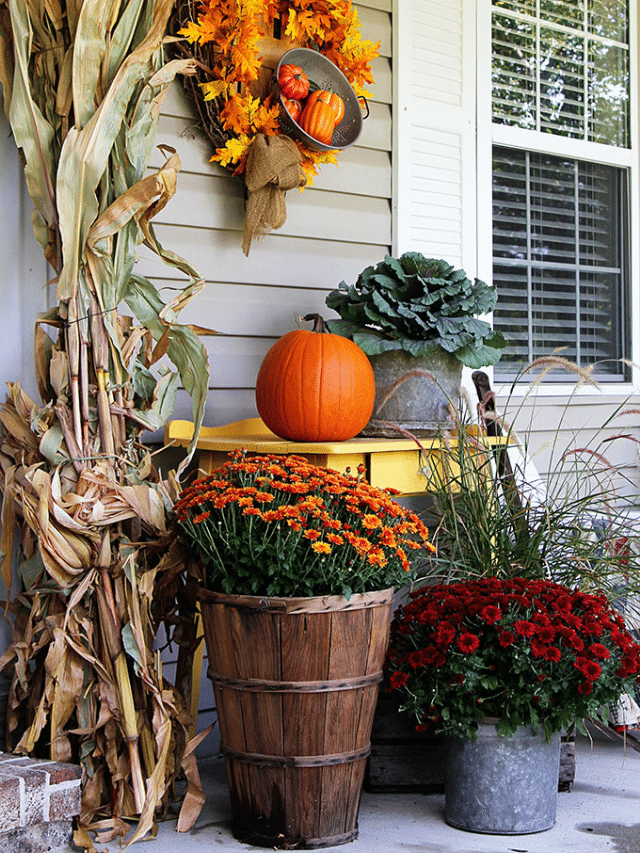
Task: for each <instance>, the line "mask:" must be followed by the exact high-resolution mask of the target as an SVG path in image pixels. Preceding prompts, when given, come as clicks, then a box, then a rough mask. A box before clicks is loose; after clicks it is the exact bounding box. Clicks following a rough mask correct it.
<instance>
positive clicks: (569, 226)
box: [492, 0, 631, 381]
mask: <svg viewBox="0 0 640 853" xmlns="http://www.w3.org/2000/svg"><path fill="white" fill-rule="evenodd" d="M492 25H493V38H492V120H493V125H494V137H497V141H498V143H499V144H495V145H494V150H493V217H494V231H493V235H494V236H493V265H494V266H493V273H494V283H495V284H496V286H497V287H498V291H499V299H498V304H497V306H496V311H495V313H494V325H495V326H496V328H498V329H500V331H502V332H503V334H504V335H505V337H507V338H508V340H509V342H510V345H509V347H508V349H507V350H506V351H505V354H504V355H503V357H502V359H501V361H500V363H499V364H498V365H497V368H496V377H497V378H498V379H503V380H506V379H510V378H513V377H514V376H515V375H516V374H517V373H518V370H519V369H521V368H522V367H523V366H524V365H526V364H527V363H528V362H529V361H531V360H532V359H534V358H537V357H540V356H544V355H548V354H550V353H551V352H552V351H553V350H554V349H557V348H558V347H564V349H563V351H562V355H563V356H565V357H567V358H570V359H571V360H573V361H576V362H578V364H582V365H586V364H594V363H596V362H597V364H596V367H595V372H596V374H597V375H598V378H599V379H600V380H606V381H622V380H625V379H627V378H628V377H627V374H626V367H625V365H624V364H623V363H622V362H621V361H620V359H622V358H624V357H626V356H628V354H629V341H628V321H627V316H628V301H629V296H628V291H629V269H628V257H629V246H628V233H629V221H628V220H629V197H630V194H629V192H628V180H629V165H627V162H629V163H630V161H627V160H625V158H626V157H627V155H628V154H629V148H630V139H631V133H630V116H629V91H630V70H629V69H630V54H629V44H628V14H627V4H626V2H625V0H493V16H492ZM496 128H498V129H499V132H497V133H496V131H495V129H496ZM512 129H513V130H512ZM523 130H524V131H530V133H525V134H524V135H523V133H522V131H523ZM510 134H511V135H512V136H513V137H514V147H511V143H510ZM567 139H576V140H580V143H579V144H580V145H581V148H580V155H581V159H575V158H574V157H572V156H567V154H566V152H567V150H568V148H567ZM523 140H524V141H523ZM558 140H560V142H558ZM516 143H517V147H515V145H516ZM524 145H526V148H525V147H524ZM590 145H591V148H590V147H589V146H590ZM592 149H593V159H589V157H590V154H591V150H592ZM621 149H624V150H625V151H624V155H623V156H622V158H621V157H620V156H619V151H620V150H621ZM603 152H604V153H603ZM607 152H609V153H607ZM583 155H584V156H583ZM607 161H609V162H607ZM621 163H622V165H621ZM563 378H566V376H563V375H562V372H561V371H556V372H554V373H552V374H550V375H549V377H548V379H549V380H551V381H553V380H555V381H562V379H563Z"/></svg>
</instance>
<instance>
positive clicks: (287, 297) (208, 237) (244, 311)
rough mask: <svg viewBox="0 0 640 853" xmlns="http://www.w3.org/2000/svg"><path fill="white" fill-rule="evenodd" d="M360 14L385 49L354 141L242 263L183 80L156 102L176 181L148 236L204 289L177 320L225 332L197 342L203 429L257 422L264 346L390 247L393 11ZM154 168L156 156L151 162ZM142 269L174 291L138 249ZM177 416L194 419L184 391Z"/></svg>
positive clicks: (238, 225)
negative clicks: (196, 274) (202, 356)
mask: <svg viewBox="0 0 640 853" xmlns="http://www.w3.org/2000/svg"><path fill="white" fill-rule="evenodd" d="M357 8H358V13H359V16H360V22H361V33H362V37H363V38H366V39H371V40H372V41H377V40H380V42H381V47H380V54H381V55H380V56H379V57H378V58H377V59H375V60H374V62H373V69H372V70H373V75H374V78H375V81H376V83H375V86H373V87H371V92H372V94H373V100H372V101H371V103H370V116H369V118H367V119H366V120H365V121H364V128H363V132H362V135H361V136H360V138H359V140H358V142H357V144H356V145H354V146H353V147H352V148H350V149H348V150H346V151H344V152H343V153H341V154H340V155H339V158H338V161H339V166H338V167H337V168H336V166H333V165H327V166H323V167H321V170H320V173H319V175H318V176H317V177H315V178H314V183H313V186H311V187H308V188H306V189H305V190H304V192H303V193H300V192H299V191H298V190H292V191H290V192H288V193H287V197H286V205H287V220H286V222H285V224H284V226H283V227H282V228H281V229H279V230H278V231H273V232H271V233H270V234H269V235H267V236H266V237H264V238H263V239H262V240H255V241H254V242H253V244H252V246H251V252H250V255H249V257H248V258H246V257H245V256H244V255H243V254H242V249H241V245H242V230H243V227H244V202H243V192H242V183H241V181H240V180H239V179H237V178H233V177H232V176H231V175H230V174H229V173H227V172H226V171H224V170H223V169H221V168H220V167H218V166H217V165H215V164H212V163H210V162H209V158H210V156H211V149H210V147H209V142H208V140H207V139H206V138H205V137H204V135H203V134H202V133H201V131H200V130H198V128H197V119H196V117H195V111H194V107H193V105H192V104H191V103H190V102H189V100H188V99H187V97H186V95H185V93H184V91H183V90H182V86H181V84H180V83H176V84H175V85H174V86H173V87H172V88H171V90H170V92H169V94H168V96H167V99H166V100H165V102H164V105H163V109H162V115H161V119H160V127H159V130H158V135H157V143H158V144H162V143H164V144H167V145H170V146H172V147H173V148H175V149H176V150H177V151H178V154H179V155H180V158H181V161H182V172H181V174H180V175H179V176H178V189H177V192H176V195H175V197H174V198H173V199H172V201H171V202H170V203H169V204H168V205H167V207H166V208H165V209H164V210H163V211H162V212H161V213H160V214H159V215H158V217H157V218H156V220H155V228H156V232H157V234H158V237H159V239H160V241H161V242H162V243H163V245H165V246H166V247H167V248H169V249H171V250H172V251H174V252H177V253H178V254H179V255H182V256H184V257H185V258H188V259H189V260H190V261H191V262H192V263H193V264H194V265H195V266H196V267H198V268H199V270H200V272H201V273H202V275H203V277H204V278H205V280H206V287H205V289H204V291H203V292H202V293H201V294H200V295H199V296H198V297H196V298H195V299H194V300H193V301H192V302H191V303H190V304H189V305H188V306H187V308H186V309H185V310H184V311H183V312H182V314H181V321H183V322H190V323H195V324H197V325H199V326H204V327H207V328H210V329H214V330H216V331H218V332H220V333H221V334H220V336H217V337H214V336H208V337H205V338H204V342H205V345H206V347H207V350H208V352H209V358H210V384H209V395H208V404H207V413H206V420H205V422H206V424H208V425H210V426H213V425H217V424H222V423H228V422H230V421H234V420H238V419H241V418H245V417H252V416H255V414H256V409H255V400H254V388H255V378H256V375H257V372H258V368H259V366H260V363H261V361H262V358H263V356H264V354H265V353H266V351H267V349H268V348H269V347H270V346H271V344H273V342H274V341H275V340H276V339H277V338H278V337H280V336H282V335H283V334H285V333H286V332H288V331H290V330H291V329H294V328H296V327H297V326H298V325H299V324H298V320H297V317H298V316H299V315H303V314H307V313H309V312H318V313H322V314H323V315H324V316H331V315H332V312H330V311H329V309H328V308H327V307H326V306H325V304H324V300H325V297H326V295H327V293H328V292H329V291H330V290H333V289H334V288H336V287H337V286H338V284H339V283H340V282H341V281H342V280H346V281H347V282H350V281H355V279H356V277H357V275H358V273H360V272H361V270H362V269H364V268H365V267H366V266H369V265H370V264H373V263H377V262H378V261H380V260H382V258H383V257H384V255H385V254H387V253H388V252H389V251H390V250H391V242H392V237H391V137H392V134H391V91H392V83H391V14H390V13H391V4H390V2H389V0H367V2H365V3H363V4H360V3H358V4H357ZM161 161H162V154H161V153H160V152H159V151H158V152H156V153H155V154H154V158H153V161H152V164H151V165H155V166H158V165H159V164H160V163H161ZM140 260H141V263H140V271H141V272H142V273H144V274H148V275H149V276H150V277H152V279H153V280H154V282H156V283H157V285H158V286H160V287H163V288H171V287H172V286H174V281H172V279H171V271H170V270H169V268H167V267H164V265H163V264H162V262H158V261H157V260H156V259H154V258H153V257H152V256H151V254H150V253H149V252H147V251H146V250H145V249H144V248H143V249H141V250H140ZM167 292H168V291H167ZM303 327H304V328H308V324H307V325H306V326H303ZM174 417H186V418H189V417H190V403H189V400H188V399H187V396H186V394H185V393H184V392H179V396H178V402H177V407H176V412H175V415H174Z"/></svg>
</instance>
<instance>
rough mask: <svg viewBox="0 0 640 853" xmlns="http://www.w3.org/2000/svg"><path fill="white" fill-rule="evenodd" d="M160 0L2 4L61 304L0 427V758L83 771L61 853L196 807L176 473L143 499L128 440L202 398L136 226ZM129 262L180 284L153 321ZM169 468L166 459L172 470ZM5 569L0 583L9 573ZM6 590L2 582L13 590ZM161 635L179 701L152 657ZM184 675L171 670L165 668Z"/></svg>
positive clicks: (154, 97) (151, 296)
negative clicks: (1, 689)
mask: <svg viewBox="0 0 640 853" xmlns="http://www.w3.org/2000/svg"><path fill="white" fill-rule="evenodd" d="M172 5H173V4H172V0H113V2H110V3H104V2H103V1H102V0H66V2H65V0H29V2H24V0H0V82H1V83H2V85H3V89H4V105H5V110H6V113H7V117H8V119H9V121H10V123H11V127H12V131H13V136H14V138H15V141H16V145H17V146H18V148H19V149H20V151H21V157H22V160H23V162H24V172H25V179H26V184H27V188H28V191H29V194H30V196H31V199H32V201H33V204H34V212H33V216H32V222H33V228H34V235H35V238H36V239H37V240H38V241H39V242H40V244H41V246H42V248H43V251H44V254H45V257H46V258H47V261H48V262H49V264H50V266H51V268H52V278H53V279H54V282H55V286H56V293H57V301H58V304H57V306H56V307H54V308H52V309H51V310H49V311H47V312H45V313H43V314H42V315H40V316H38V317H37V318H34V319H35V335H34V358H35V379H36V385H37V388H38V391H39V394H40V397H41V401H40V402H37V401H35V400H33V399H31V398H30V397H29V396H28V395H27V394H26V393H25V392H24V391H23V389H22V388H21V387H20V384H19V383H18V382H14V383H10V384H9V391H8V396H7V399H6V402H5V403H4V404H3V405H2V408H1V410H0V422H1V425H2V429H1V432H0V489H1V490H2V503H1V514H2V515H1V521H2V533H1V540H0V549H1V550H2V576H3V579H4V582H5V584H6V585H7V587H11V586H12V583H13V588H14V589H17V592H16V593H15V595H14V598H13V600H12V601H11V600H8V601H7V610H8V612H9V613H10V614H11V616H12V625H13V640H12V644H11V646H10V647H9V649H7V651H6V652H5V653H4V654H3V655H2V657H1V658H0V666H1V667H2V668H3V669H4V671H5V672H6V673H9V674H10V675H11V679H12V682H11V690H10V698H9V707H8V711H7V729H8V733H7V740H8V742H7V748H8V749H13V750H15V751H16V752H18V753H24V754H28V755H35V756H47V757H51V758H53V759H55V760H56V761H75V762H79V763H80V764H81V765H82V769H83V785H82V811H81V815H80V821H79V827H78V831H77V835H76V843H78V844H81V845H83V846H85V847H92V846H93V842H92V840H91V834H90V831H91V830H94V831H95V832H96V833H97V834H98V839H99V840H101V841H105V840H110V839H113V838H116V837H122V836H126V834H127V832H128V824H127V821H129V820H130V819H132V818H133V819H137V828H136V829H135V831H134V833H133V835H132V838H131V841H133V840H138V839H139V838H142V837H144V836H145V835H146V834H148V833H150V832H151V833H153V832H154V831H155V824H156V821H157V819H158V816H159V815H162V814H166V813H168V812H169V810H170V809H171V807H172V802H173V800H174V798H175V797H176V787H175V782H176V780H177V779H178V778H179V777H180V776H182V777H184V778H185V780H186V782H187V792H186V794H185V796H184V803H183V808H182V812H181V815H180V818H179V828H180V829H188V828H189V827H190V826H191V825H192V824H193V822H194V821H195V819H196V817H197V814H198V812H199V808H200V806H201V804H202V790H201V787H200V784H199V779H198V773H197V766H196V764H195V759H194V748H195V745H196V744H197V742H198V740H199V739H198V740H196V739H194V738H193V737H191V735H190V732H191V731H192V730H193V720H192V719H191V717H190V716H189V714H188V713H187V709H188V708H189V707H190V703H191V699H192V690H193V685H192V684H190V683H189V682H188V679H186V677H184V676H183V675H182V673H188V672H189V667H188V665H186V664H185V663H184V660H186V661H188V660H189V659H190V657H191V654H192V651H193V649H194V648H195V644H196V638H195V630H194V627H193V624H194V623H193V605H192V603H191V601H190V597H189V596H188V594H187V585H186V581H185V566H184V561H183V557H182V554H181V552H180V551H179V548H178V546H177V545H176V542H175V537H173V536H172V534H171V531H170V530H169V529H168V524H167V511H168V509H170V508H171V506H172V503H173V501H174V500H175V497H176V496H177V491H178V489H179V472H175V473H174V472H172V473H171V474H170V475H168V476H167V478H166V479H164V480H161V479H160V478H159V476H158V475H157V473H156V472H155V469H154V468H153V465H152V462H151V457H150V454H149V452H148V450H147V449H146V448H145V447H144V446H143V445H142V444H141V441H140V438H141V434H142V432H143V431H144V429H152V430H157V429H159V428H161V427H162V425H163V424H164V422H165V421H166V419H167V417H168V416H169V415H170V413H171V409H172V406H173V400H174V398H175V392H176V388H177V386H178V384H180V383H181V384H182V385H183V386H184V387H185V388H186V389H187V391H188V392H189V393H190V394H191V397H192V401H193V419H194V422H195V424H196V430H195V434H194V442H193V444H192V448H191V450H192V449H193V447H195V440H197V433H198V430H199V426H200V424H201V423H202V417H203V412H204V402H205V398H206V393H207V384H208V363H207V357H206V353H205V350H204V347H203V346H202V343H201V341H200V338H199V335H198V333H201V332H202V331H203V330H194V329H192V328H190V327H188V326H181V325H180V324H179V322H178V320H179V313H180V310H181V309H182V308H183V307H184V306H185V305H186V304H187V303H188V302H189V300H190V299H191V298H193V296H194V295H195V294H196V293H198V292H199V290H200V289H201V288H202V286H203V281H202V277H201V276H200V274H199V273H198V272H197V270H196V269H195V268H193V267H192V265H191V264H190V263H189V262H188V261H186V260H185V259H183V258H180V257H179V256H178V255H176V254H174V253H173V252H171V251H170V250H169V249H167V248H165V247H163V246H162V245H161V244H160V243H159V241H158V239H157V237H156V235H155V232H154V229H153V218H154V216H155V215H156V214H157V213H158V212H159V211H160V210H162V209H163V207H164V206H165V205H166V204H167V202H168V201H169V200H170V198H171V197H172V195H173V194H174V192H175V191H176V186H177V180H178V174H179V172H180V160H179V157H178V155H177V153H176V152H175V151H173V150H171V149H168V148H166V147H165V148H164V149H163V150H164V153H165V159H166V162H165V163H164V165H163V166H162V167H161V168H160V169H158V170H157V171H156V172H155V173H153V174H149V173H148V172H147V165H148V162H149V157H150V153H151V150H152V146H153V140H154V136H155V130H156V126H157V121H158V115H159V110H160V106H161V104H162V99H163V97H164V94H165V92H166V89H167V86H168V85H169V84H170V83H171V81H172V80H173V78H174V77H175V75H176V74H189V73H192V72H193V67H192V63H191V62H190V61H183V60H173V61H171V62H165V60H164V54H163V42H164V38H165V31H166V28H167V23H168V19H169V15H170V13H171V9H172ZM141 244H144V245H145V246H147V247H148V248H149V249H151V250H152V251H153V252H155V253H157V254H158V255H159V256H160V257H161V258H162V259H163V261H164V262H165V263H167V264H169V265H170V266H171V267H172V268H173V272H172V276H175V275H178V276H180V277H182V278H183V280H184V287H183V289H182V291H181V292H180V293H179V294H178V295H176V296H175V297H174V298H173V299H172V300H171V301H170V302H169V303H167V304H165V303H164V302H163V301H162V299H161V298H160V295H159V294H158V292H157V290H156V288H155V287H154V285H153V284H152V283H151V282H150V281H148V280H147V279H145V278H144V277H143V276H141V275H139V274H138V273H137V272H136V271H135V266H134V264H135V258H136V253H137V250H138V247H139V246H140V245H141ZM187 461H188V459H187V460H185V464H186V462H187ZM16 551H18V552H19V554H20V558H19V561H18V566H17V570H14V571H13V575H12V556H13V555H14V553H15V552H16ZM16 574H17V577H16ZM163 623H164V630H165V632H166V636H167V637H171V636H172V635H173V634H175V637H176V638H177V641H178V645H179V650H180V651H179V658H178V672H179V673H180V676H179V683H177V684H175V685H171V684H169V683H168V682H167V681H166V679H165V678H164V677H163V673H162V665H161V661H160V658H159V656H158V655H157V654H156V653H155V652H154V647H155V644H156V642H157V637H158V633H159V630H160V628H161V627H162V625H163ZM183 659H184V660H183Z"/></svg>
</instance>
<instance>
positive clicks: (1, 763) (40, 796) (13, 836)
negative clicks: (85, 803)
mask: <svg viewBox="0 0 640 853" xmlns="http://www.w3.org/2000/svg"><path fill="white" fill-rule="evenodd" d="M81 776H82V771H81V768H80V767H79V766H78V765H76V764H62V763H60V762H55V761H46V760H41V759H35V758H25V757H24V756H20V755H11V754H9V753H4V752H2V753H0V849H2V853H44V851H53V850H58V849H61V848H66V847H68V845H69V844H70V843H71V836H72V829H73V818H74V817H76V816H77V815H79V814H80V798H81V788H80V783H81Z"/></svg>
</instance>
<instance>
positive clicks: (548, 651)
mask: <svg viewBox="0 0 640 853" xmlns="http://www.w3.org/2000/svg"><path fill="white" fill-rule="evenodd" d="M387 669H388V676H389V689H390V690H397V691H400V693H401V694H402V697H403V698H402V709H403V710H406V711H409V712H410V713H412V714H413V715H415V717H416V719H417V722H418V725H417V728H418V729H423V728H427V727H431V726H433V727H434V728H437V729H440V730H441V731H444V732H445V733H447V734H455V735H459V736H461V737H471V738H473V737H475V735H476V723H477V721H478V720H480V719H482V718H483V717H495V718H497V719H498V721H499V722H498V731H499V732H500V733H501V734H503V735H508V734H512V733H513V732H514V731H515V730H516V728H517V727H518V726H521V725H532V726H538V725H542V726H543V727H544V731H545V734H546V735H547V737H550V736H551V735H552V734H553V733H554V732H557V731H561V730H562V729H570V728H571V727H572V726H573V724H574V723H576V724H577V725H578V726H579V727H581V722H580V721H581V720H582V719H583V718H585V717H590V716H598V715H599V710H600V708H601V707H602V706H606V705H607V703H609V702H615V701H617V700H618V699H619V698H620V696H621V695H622V694H623V693H624V692H625V691H627V690H628V689H629V688H630V687H631V685H632V684H633V682H634V681H636V680H637V679H638V675H639V673H640V646H639V645H637V644H636V643H635V642H634V641H633V639H632V638H631V635H630V634H629V633H628V631H627V630H626V628H625V623H624V620H623V618H622V617H621V616H620V615H619V614H618V613H617V612H616V611H615V610H613V609H612V608H611V606H610V605H609V604H608V602H607V599H606V598H605V596H604V595H602V594H597V595H593V594H589V593H585V592H580V591H577V590H571V589H568V588H567V587H565V586H562V585H561V584H557V583H552V582H551V581H546V580H531V579H525V578H513V579H499V578H484V579H480V580H470V581H466V582H461V583H453V584H438V585H434V586H426V587H423V588H422V589H418V590H415V591H414V592H413V593H411V597H410V599H409V601H408V603H407V604H405V605H402V606H401V607H399V608H398V610H397V611H396V614H395V618H394V621H393V624H392V628H391V644H390V649H389V653H388V658H387Z"/></svg>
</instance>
